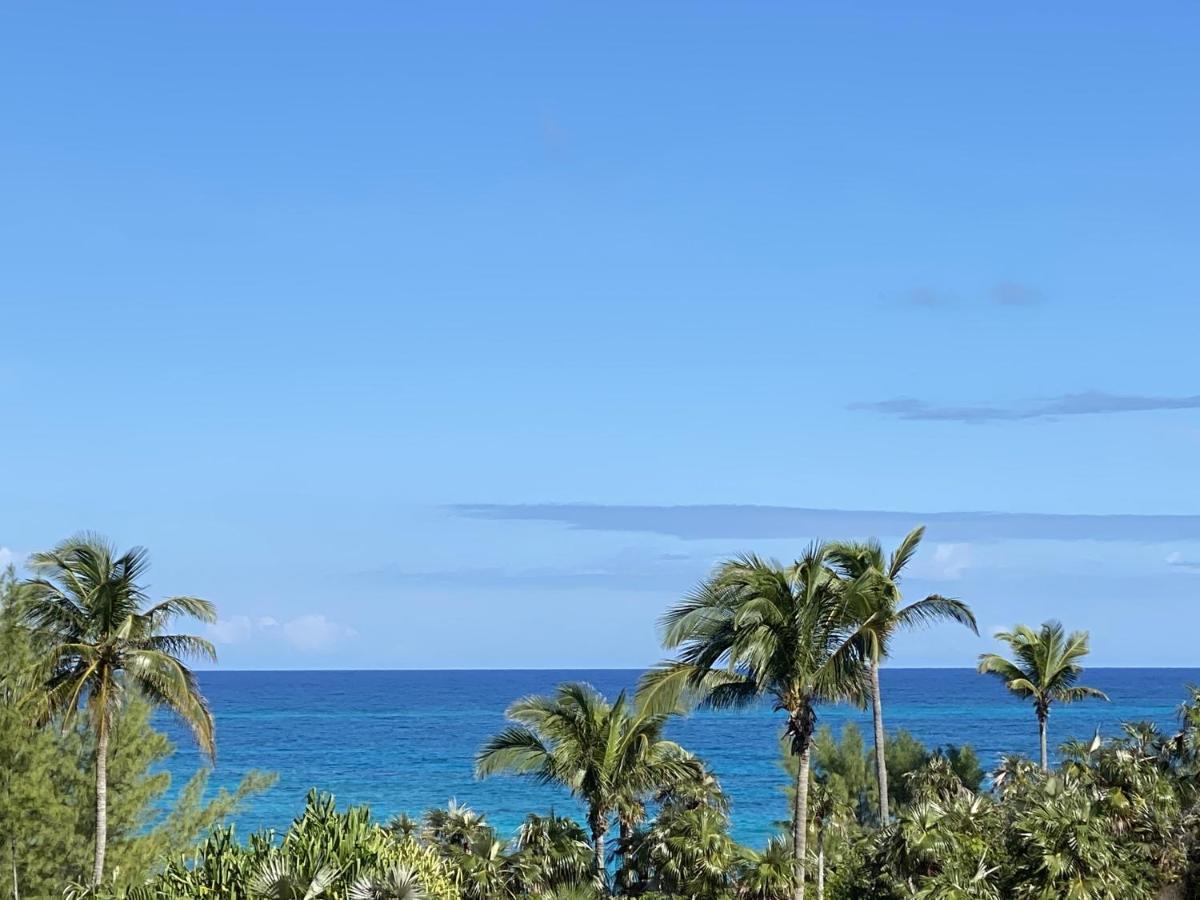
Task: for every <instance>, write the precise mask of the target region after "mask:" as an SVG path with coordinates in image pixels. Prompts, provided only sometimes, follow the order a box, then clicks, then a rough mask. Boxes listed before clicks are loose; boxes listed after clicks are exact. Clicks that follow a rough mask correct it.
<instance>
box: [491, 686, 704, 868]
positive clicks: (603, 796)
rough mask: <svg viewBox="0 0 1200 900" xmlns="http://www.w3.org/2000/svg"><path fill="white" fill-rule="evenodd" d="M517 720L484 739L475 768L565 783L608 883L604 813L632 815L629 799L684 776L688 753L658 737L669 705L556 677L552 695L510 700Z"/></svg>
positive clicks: (596, 865) (626, 821)
mask: <svg viewBox="0 0 1200 900" xmlns="http://www.w3.org/2000/svg"><path fill="white" fill-rule="evenodd" d="M507 715H508V718H509V719H511V720H512V721H513V722H515V723H516V724H515V725H514V726H512V727H510V728H507V729H505V730H504V731H502V732H501V733H500V734H498V735H496V736H495V737H493V738H492V739H491V740H489V741H488V742H487V744H485V745H484V747H483V749H482V750H480V751H479V754H478V755H477V756H476V759H475V771H476V774H477V775H478V776H479V777H481V778H485V777H487V776H489V775H494V774H497V773H500V772H513V773H517V774H525V775H532V776H533V777H535V778H537V779H538V780H539V781H542V782H549V783H556V784H560V785H562V786H564V787H566V788H567V789H568V790H569V791H570V792H571V793H572V794H574V795H575V796H576V797H578V798H579V799H580V800H582V801H583V803H584V804H586V806H587V808H588V817H587V821H588V828H589V829H590V831H591V838H592V849H593V854H594V861H593V864H594V869H595V878H596V882H597V884H598V885H600V886H601V887H604V886H606V885H607V882H608V879H607V869H606V865H605V862H606V856H605V849H604V841H605V835H606V834H607V832H608V828H609V819H610V817H611V816H613V815H614V814H617V815H620V817H621V819H622V823H623V824H629V823H630V821H631V820H632V817H633V813H632V810H633V808H635V807H637V808H641V809H642V810H643V812H644V805H639V804H635V802H634V799H635V798H640V797H645V796H648V795H650V794H652V793H654V792H655V791H657V790H659V789H661V788H662V787H663V786H664V785H668V784H671V783H673V782H675V781H677V780H681V779H684V778H687V777H689V776H690V775H691V774H692V773H693V771H694V761H693V757H692V756H691V755H690V754H689V753H687V751H685V750H684V749H683V748H682V747H680V746H679V745H678V744H676V743H675V742H674V741H668V740H666V739H664V738H663V737H662V730H663V725H664V724H665V723H666V720H667V718H668V715H669V713H667V712H657V713H654V714H650V713H647V712H644V711H642V710H639V709H636V708H632V707H631V704H630V702H629V700H628V699H627V698H626V696H625V693H624V692H622V693H621V694H620V695H619V696H618V697H617V699H616V702H614V703H612V704H610V703H608V701H606V700H605V699H604V697H602V696H601V695H600V694H599V693H597V692H596V691H595V690H594V689H592V688H591V687H590V686H588V685H585V684H579V683H568V684H563V685H560V686H559V688H558V691H557V692H556V693H555V695H554V696H553V697H539V696H531V697H525V698H523V699H521V700H518V701H517V702H516V703H514V704H513V705H512V706H510V707H509V708H508V712H507Z"/></svg>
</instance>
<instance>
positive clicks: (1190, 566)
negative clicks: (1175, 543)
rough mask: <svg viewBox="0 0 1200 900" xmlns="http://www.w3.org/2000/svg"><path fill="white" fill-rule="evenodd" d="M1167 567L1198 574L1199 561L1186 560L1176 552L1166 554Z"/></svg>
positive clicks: (1199, 572) (1199, 571)
mask: <svg viewBox="0 0 1200 900" xmlns="http://www.w3.org/2000/svg"><path fill="white" fill-rule="evenodd" d="M1167 565H1168V566H1170V567H1171V568H1173V569H1179V570H1182V571H1184V572H1195V573H1197V574H1200V559H1188V558H1187V557H1185V556H1184V555H1183V554H1182V553H1180V552H1178V551H1175V552H1174V553H1169V554H1167Z"/></svg>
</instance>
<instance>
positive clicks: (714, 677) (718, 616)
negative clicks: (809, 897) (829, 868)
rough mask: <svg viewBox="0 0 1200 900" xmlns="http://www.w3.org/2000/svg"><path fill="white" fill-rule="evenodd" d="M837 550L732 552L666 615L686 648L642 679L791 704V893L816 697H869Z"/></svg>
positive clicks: (798, 874) (710, 696) (798, 871)
mask: <svg viewBox="0 0 1200 900" xmlns="http://www.w3.org/2000/svg"><path fill="white" fill-rule="evenodd" d="M829 563H830V556H829V550H828V548H827V547H826V546H824V545H817V544H814V545H813V546H812V547H810V548H809V550H808V552H807V553H806V554H805V555H804V556H803V557H802V558H801V559H799V560H797V561H796V562H795V563H793V564H792V565H790V566H787V567H783V566H781V565H779V564H778V563H775V562H768V561H764V560H762V559H759V558H758V557H756V556H744V557H739V558H736V559H732V560H729V561H727V562H725V563H722V564H721V565H720V566H718V567H717V569H716V571H715V572H714V573H713V575H712V576H711V577H710V578H709V579H708V580H707V581H706V582H704V583H703V584H702V585H701V586H700V587H699V588H698V589H697V591H696V592H695V593H694V594H693V595H692V596H690V597H688V598H686V599H684V600H683V601H682V602H680V603H678V604H677V605H676V606H675V607H673V608H672V609H671V610H670V611H668V612H667V614H666V616H665V617H664V618H663V625H664V644H665V645H666V646H667V647H668V648H677V649H678V651H679V652H678V656H677V658H676V659H675V660H673V661H670V662H667V663H665V664H663V665H662V666H660V667H658V668H657V669H656V670H654V671H652V672H650V673H649V674H648V675H647V676H646V677H645V679H644V680H643V688H642V691H643V696H644V697H645V698H646V699H645V702H647V703H649V704H651V705H654V704H656V703H658V702H675V701H676V699H677V698H678V697H679V696H680V695H681V694H683V693H685V692H690V693H692V694H693V695H694V696H696V697H697V698H699V700H700V701H701V702H702V703H704V704H706V705H708V706H710V707H714V708H725V707H735V706H745V705H749V704H753V703H757V702H759V701H760V699H761V698H763V697H769V698H771V700H772V701H773V702H774V704H775V708H776V709H778V710H781V711H783V712H784V713H786V714H787V724H786V726H785V728H786V734H787V736H788V738H789V740H790V741H791V747H792V753H793V754H794V755H795V756H796V758H797V760H798V761H799V766H798V768H797V772H796V790H795V793H794V802H793V812H792V845H793V866H794V872H793V896H794V897H795V900H803V898H804V890H805V873H806V858H807V841H808V827H807V825H808V788H809V769H810V764H811V751H812V737H813V732H814V730H815V727H816V707H817V706H818V705H819V704H821V703H827V702H838V701H850V702H854V703H858V704H862V703H863V702H864V700H865V697H866V696H867V692H868V689H869V681H868V678H867V676H866V672H865V669H864V667H863V665H862V658H861V656H860V655H859V644H857V643H856V638H857V631H856V628H855V625H854V623H853V621H852V619H851V618H850V617H849V616H848V614H847V608H848V606H849V605H850V604H851V602H852V601H851V597H850V596H849V595H850V594H852V593H853V591H854V590H855V589H856V585H853V584H846V583H844V582H842V581H841V580H839V579H838V578H837V576H836V575H835V573H834V572H833V570H832V569H831V568H830V565H829Z"/></svg>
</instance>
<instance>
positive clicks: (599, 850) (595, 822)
mask: <svg viewBox="0 0 1200 900" xmlns="http://www.w3.org/2000/svg"><path fill="white" fill-rule="evenodd" d="M606 831H608V822H606V821H605V820H604V819H603V818H598V817H596V818H593V819H592V847H593V849H594V850H595V853H596V861H595V865H596V886H597V887H598V888H599V889H600V890H601V891H603V892H605V893H607V892H608V866H607V864H606V863H607V860H606V858H605V853H604V833H605V832H606Z"/></svg>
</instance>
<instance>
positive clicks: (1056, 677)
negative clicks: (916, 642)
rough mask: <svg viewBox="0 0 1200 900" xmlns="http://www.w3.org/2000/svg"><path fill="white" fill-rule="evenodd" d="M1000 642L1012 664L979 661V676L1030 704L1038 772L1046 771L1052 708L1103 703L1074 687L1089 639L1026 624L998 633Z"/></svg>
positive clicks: (1092, 692) (992, 658)
mask: <svg viewBox="0 0 1200 900" xmlns="http://www.w3.org/2000/svg"><path fill="white" fill-rule="evenodd" d="M996 638H997V639H998V640H1001V641H1003V642H1004V643H1006V644H1008V646H1009V647H1010V648H1011V650H1012V653H1013V657H1014V659H1012V660H1009V659H1005V658H1004V657H1003V656H999V655H998V654H995V653H984V654H981V655H980V657H979V671H980V672H982V673H985V674H988V675H995V676H996V677H997V678H1000V679H1001V680H1002V681H1003V682H1004V684H1005V686H1006V687H1007V688H1008V689H1009V690H1010V691H1012V692H1013V693H1014V694H1016V695H1017V696H1018V697H1023V698H1025V699H1028V700H1032V701H1033V708H1034V711H1035V712H1036V713H1037V720H1038V737H1039V744H1040V746H1041V754H1042V769H1043V771H1048V770H1049V768H1050V758H1049V754H1048V752H1047V749H1046V722H1047V720H1048V719H1049V717H1050V706H1051V704H1053V703H1073V702H1075V701H1076V700H1083V699H1085V698H1087V697H1098V698H1099V699H1101V700H1107V699H1108V696H1107V695H1106V694H1105V693H1104V692H1103V691H1099V690H1096V688H1092V687H1085V686H1083V685H1080V684H1078V683H1077V682H1078V681H1079V676H1080V674H1081V673H1082V672H1083V666H1081V665H1080V664H1079V661H1080V660H1081V659H1083V657H1085V656H1087V654H1088V634H1087V632H1086V631H1073V632H1071V633H1070V634H1069V635H1068V634H1066V632H1065V631H1064V630H1063V627H1062V624H1061V623H1059V622H1054V621H1050V622H1045V623H1044V624H1043V625H1042V627H1041V628H1040V629H1039V630H1038V631H1034V630H1033V629H1032V628H1030V627H1029V626H1028V625H1018V626H1016V628H1014V629H1013V630H1012V631H1002V632H1000V633H999V634H997V635H996Z"/></svg>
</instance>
